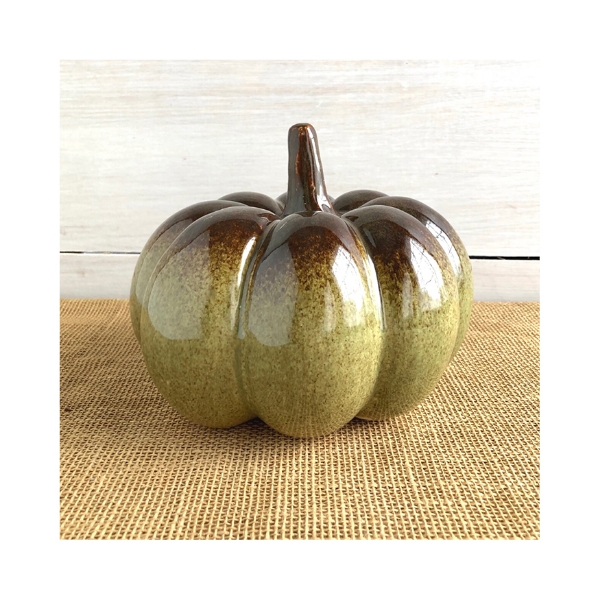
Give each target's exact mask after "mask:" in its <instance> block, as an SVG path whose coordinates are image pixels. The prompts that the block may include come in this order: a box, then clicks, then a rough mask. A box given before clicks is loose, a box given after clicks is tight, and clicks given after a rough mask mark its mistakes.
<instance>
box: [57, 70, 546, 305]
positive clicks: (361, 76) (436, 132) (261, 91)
mask: <svg viewBox="0 0 600 600" xmlns="http://www.w3.org/2000/svg"><path fill="white" fill-rule="evenodd" d="M302 121H308V122H310V123H312V124H313V125H314V126H315V128H316V130H317V132H318V135H319V141H320V146H321V155H322V159H323V164H324V169H325V177H326V182H327V185H328V190H329V193H330V194H332V195H333V196H338V195H340V194H342V193H343V192H346V191H349V190H352V189H356V188H364V187H369V188H372V189H378V190H381V191H382V192H386V193H388V194H395V195H404V196H410V197H414V198H417V199H419V200H422V201H424V202H426V203H428V204H430V205H431V206H432V207H434V208H435V209H436V210H439V211H440V212H441V213H442V214H443V215H444V216H445V217H446V218H447V219H448V220H449V221H450V222H451V223H452V224H453V225H454V227H455V228H456V230H457V231H458V232H459V234H460V236H461V238H462V239H463V241H464V243H465V245H466V247H467V249H468V251H469V253H470V254H472V255H482V256H537V255H539V82H538V65H537V63H535V62H510V61H509V62H507V61H502V62H474V61H466V62H443V61H438V62H436V61H416V62H415V61H412V62H405V61H402V62H400V61H397V62H396V61H375V62H370V61H361V62H352V61H351V62H337V61H292V62H286V61H267V62H264V61H199V62H195V61H179V62H168V61H145V62H133V61H126V62H120V61H107V62H102V61H100V62H96V61H93V62H92V61H67V62H62V63H61V132H60V143H61V232H60V235H61V249H62V250H63V251H111V252H127V251H137V252H139V251H140V250H141V248H142V247H143V245H144V243H145V242H146V240H147V238H148V237H149V236H150V234H151V233H152V231H154V229H155V228H156V227H157V226H158V225H159V224H160V223H161V222H162V221H163V220H164V219H166V218H167V217H168V216H169V215H170V214H172V213H173V212H175V211H176V210H178V209H180V208H183V207H184V206H187V205H188V204H191V203H193V202H197V201H201V200H210V199H215V198H218V197H219V196H222V195H224V194H227V193H229V192H234V191H241V190H252V191H258V192H263V193H266V194H269V195H271V196H277V195H279V194H280V193H281V192H283V191H285V189H286V169H287V154H286V152H287V151H286V141H287V130H288V128H289V127H290V126H291V125H293V124H294V123H297V122H302ZM63 259H64V260H63V264H64V265H65V268H68V270H67V272H65V273H64V274H63V275H64V278H63V279H64V285H65V288H64V289H65V291H66V292H68V294H76V295H77V294H83V295H89V294H90V293H92V294H93V295H97V296H98V297H107V296H106V294H108V293H110V292H109V290H122V289H123V286H124V280H123V279H122V278H123V277H124V274H125V269H126V268H125V265H130V264H132V263H131V261H132V260H133V259H131V258H130V257H121V256H114V257H110V258H98V257H95V258H90V257H86V258H73V257H72V256H67V257H63ZM73 261H75V262H73ZM77 261H79V262H77ZM86 261H87V262H86ZM75 263H77V264H80V265H81V264H85V265H86V267H85V268H84V270H83V271H81V272H80V271H78V270H77V269H79V268H80V267H75ZM92 264H97V265H98V268H100V270H101V271H102V273H103V274H102V275H101V276H100V271H95V270H94V268H95V267H92ZM67 265H73V269H74V270H73V269H72V268H71V266H68V267H67ZM100 265H102V266H101V267H100ZM117 265H119V266H118V267H117ZM82 268H83V267H82ZM127 268H128V267H127ZM481 268H482V269H483V271H481V277H483V279H481V281H482V282H483V281H485V277H487V275H484V273H488V271H487V269H490V270H489V273H494V275H490V277H491V279H489V281H488V284H485V285H484V284H483V283H482V284H481V285H482V286H483V287H482V288H481V289H482V290H483V289H487V290H492V289H493V288H494V286H495V285H496V284H497V283H499V282H500V281H505V275H506V274H507V273H508V272H509V271H510V272H512V271H511V269H517V270H518V269H523V272H529V271H528V270H531V269H532V268H533V266H532V265H531V264H526V265H521V266H517V265H515V264H514V262H513V263H512V265H511V266H510V267H508V266H506V267H504V266H499V265H498V264H496V265H487V266H485V268H484V267H483V266H482V267H481ZM503 268H506V269H508V271H506V273H505V275H502V277H501V278H500V279H497V273H499V271H498V269H503ZM90 269H91V270H90ZM515 272H516V271H515ZM78 273H79V275H78ZM110 273H112V276H113V277H114V281H112V280H111V281H109V279H107V277H108V275H109V274H110ZM100 282H104V283H102V284H101V283H100ZM76 285H79V286H81V287H80V288H79V291H77V289H75V288H74V287H73V286H76ZM98 285H106V286H107V287H106V288H104V289H100V288H99V287H97V286H98ZM509 288H510V289H507V290H502V291H501V292H497V293H499V298H500V297H502V298H506V297H508V296H510V295H511V294H514V289H515V287H514V285H513V284H512V283H511V284H510V285H509ZM494 289H496V288H494ZM119 293H121V292H119ZM482 293H483V292H482ZM486 293H487V292H486ZM490 293H491V292H490ZM495 293H496V292H495ZM524 293H525V292H524ZM482 299H483V298H482Z"/></svg>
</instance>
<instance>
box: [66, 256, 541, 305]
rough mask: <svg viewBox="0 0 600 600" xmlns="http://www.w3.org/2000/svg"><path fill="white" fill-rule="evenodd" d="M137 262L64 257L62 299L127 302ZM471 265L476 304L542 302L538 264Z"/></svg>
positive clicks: (479, 262) (499, 262)
mask: <svg viewBox="0 0 600 600" xmlns="http://www.w3.org/2000/svg"><path fill="white" fill-rule="evenodd" d="M137 259H138V255H137V254H61V256H60V294H61V297H62V298H128V297H129V286H130V284H131V277H132V276H133V270H134V268H135V263H136V261H137ZM471 262H472V264H473V277H474V287H475V300H482V301H488V302H490V301H500V302H513V301H533V302H537V301H539V299H540V291H539V290H540V274H539V265H540V263H539V261H534V260H528V261H524V260H473V261H471Z"/></svg>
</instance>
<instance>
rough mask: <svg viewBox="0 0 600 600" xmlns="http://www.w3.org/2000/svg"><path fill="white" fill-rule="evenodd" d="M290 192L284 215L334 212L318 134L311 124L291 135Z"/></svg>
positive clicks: (292, 130) (293, 129)
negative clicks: (325, 176) (328, 192)
mask: <svg viewBox="0 0 600 600" xmlns="http://www.w3.org/2000/svg"><path fill="white" fill-rule="evenodd" d="M288 152H289V162H288V191H287V201H286V203H285V210H284V215H291V214H292V213H298V212H304V211H309V212H312V211H317V210H322V211H325V212H335V211H334V210H333V207H332V206H331V203H330V202H329V199H328V198H327V189H326V188H325V179H324V178H323V167H322V165H321V156H320V154H319V144H318V142H317V132H316V131H315V130H314V128H313V126H312V125H309V124H308V123H298V124H297V125H294V126H292V127H290V131H289V133H288Z"/></svg>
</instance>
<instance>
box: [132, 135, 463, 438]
mask: <svg viewBox="0 0 600 600" xmlns="http://www.w3.org/2000/svg"><path fill="white" fill-rule="evenodd" d="M288 146H289V183H288V191H287V193H285V194H282V196H280V197H279V198H277V199H276V200H274V199H272V198H269V197H268V196H265V195H263V194H257V193H251V192H239V193H234V194H229V195H227V196H224V197H223V198H221V199H219V200H214V201H209V202H202V203H199V204H195V205H193V206H190V207H188V208H186V209H184V210H182V211H179V212H178V213H176V214H174V215H173V216H172V217H170V218H169V219H167V221H165V222H164V223H163V224H162V225H161V226H160V227H159V228H158V229H157V230H156V231H155V232H154V234H153V235H152V236H151V237H150V239H149V240H148V242H147V244H146V245H145V247H144V249H143V251H142V253H141V255H140V257H139V260H138V263H137V265H136V268H135V272H134V275H133V280H132V284H131V298H130V310H131V320H132V325H133V329H134V331H135V334H136V336H137V338H138V340H139V342H140V345H141V348H142V353H143V355H144V359H145V361H146V364H147V367H148V370H149V373H150V375H151V377H152V379H153V381H154V383H155V384H156V386H157V388H158V390H159V391H160V392H161V394H162V395H163V396H164V397H165V398H166V399H167V401H168V402H169V403H170V404H171V405H172V406H173V407H174V408H175V409H177V410H178V411H179V412H180V413H181V414H182V415H184V416H185V417H187V418H188V419H191V420H192V421H194V422H196V423H198V424H201V425H205V426H209V427H232V426H235V425H238V424H240V423H243V422H244V421H247V420H248V419H251V418H253V417H256V416H258V417H260V418H261V419H263V420H264V421H265V422H266V423H267V424H268V425H270V426H271V427H273V428H274V429H276V430H277V431H279V432H281V433H284V434H287V435H292V436H298V437H312V436H320V435H326V434H328V433H331V432H333V431H335V430H336V429H338V428H339V427H342V426H343V425H344V424H346V423H347V422H348V421H350V420H351V419H352V418H354V417H359V418H363V419H388V418H391V417H394V416H397V415H399V414H401V413H404V412H406V411H408V410H410V409H411V408H413V407H414V406H416V405H417V404H418V403H419V402H421V401H422V400H423V399H424V398H425V397H426V396H427V395H428V394H429V393H430V392H431V391H432V389H433V388H434V387H435V385H436V384H437V382H438V380H439V378H440V376H441V374H442V373H443V371H444V369H445V368H446V366H447V364H448V363H449V361H450V360H451V358H452V357H453V356H454V354H455V353H456V351H457V350H458V348H459V346H460V343H461V342H462V339H463V337H464V335H465V333H466V330H467V326H468V321H469V315H470V311H471V304H472V298H473V286H472V276H471V265H470V262H469V257H468V254H467V252H466V250H465V248H464V246H463V244H462V242H461V241H460V238H459V237H458V235H457V234H456V232H455V231H454V229H453V228H452V227H451V225H450V224H449V223H448V222H447V221H446V220H445V219H444V218H443V217H442V216H441V215H439V214H438V213H437V212H435V211H434V210H433V209H431V208H430V207H428V206H426V205H425V204H423V203H421V202H418V201H416V200H412V199H410V198H403V197H400V196H386V195H385V194H383V193H381V192H376V191H373V190H355V191H352V192H348V193H347V194H343V195H342V196H340V197H339V198H337V199H336V200H334V199H332V198H331V197H330V196H328V195H327V191H326V188H325V182H324V179H323V170H322V167H321V160H320V156H319V150H318V145H317V137H316V133H315V131H314V129H313V128H312V126H310V125H308V124H298V125H294V126H293V127H292V128H291V129H290V131H289V136H288Z"/></svg>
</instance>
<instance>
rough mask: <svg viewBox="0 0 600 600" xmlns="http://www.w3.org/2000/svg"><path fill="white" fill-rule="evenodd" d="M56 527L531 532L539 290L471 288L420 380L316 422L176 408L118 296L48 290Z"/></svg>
mask: <svg viewBox="0 0 600 600" xmlns="http://www.w3.org/2000/svg"><path fill="white" fill-rule="evenodd" d="M60 409H61V421H60V422H61V444H60V447H61V472H60V489H61V513H60V536H61V538H62V539H305V538H306V539H436V538H441V539H456V538H459V539H507V538H508V539H515V538H520V539H538V538H539V304H537V303H475V305H474V308H473V316H472V319H471V325H470V329H469V333H468V335H467V337H466V339H465V342H464V343H463V346H462V348H461V350H460V351H459V353H458V354H457V356H456V357H455V358H454V360H453V362H452V363H451V364H450V366H449V367H448V369H447V371H446V373H445V374H444V376H443V378H442V380H441V381H440V383H439V384H438V386H437V388H436V389H435V391H434V392H433V393H432V394H431V395H430V397H429V398H428V399H427V400H425V401H424V402H423V403H422V404H421V405H420V406H419V407H418V408H416V409H415V410H413V411H412V412H411V413H409V414H408V415H406V416H403V417H399V418H396V419H394V420H391V421H387V422H370V421H361V420H359V419H354V420H353V421H352V422H351V423H349V424H348V425H347V426H346V427H344V428H342V429H341V430H339V431H337V432H336V433H334V434H331V435H329V436H327V437H323V438H319V439H314V440H304V439H293V438H288V437H285V436H282V435H280V434H278V433H277V432H276V431H273V430H272V429H270V428H269V427H267V426H266V425H265V424H264V423H262V422H261V421H260V420H258V419H254V420H252V421H250V422H248V423H245V424H243V425H240V426H238V427H235V428H233V429H229V430H215V429H207V428H204V427H200V426H197V425H194V424H192V423H189V422H187V421H186V420H185V419H184V418H182V417H180V416H179V415H178V414H177V413H176V412H175V411H174V410H173V409H172V408H171V407H170V406H169V405H168V404H167V402H166V401H165V400H164V399H163V398H162V397H161V396H160V394H159V393H158V392H157V390H156V389H155V387H154V384H153V383H152V380H151V379H150V377H149V375H148V373H147V371H146V367H145V365H144V361H143V357H142V354H141V351H140V348H139V346H138V343H137V341H136V340H135V337H134V335H133V332H132V329H131V325H130V322H129V310H128V305H127V302H126V301H123V300H63V301H61V406H60Z"/></svg>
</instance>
